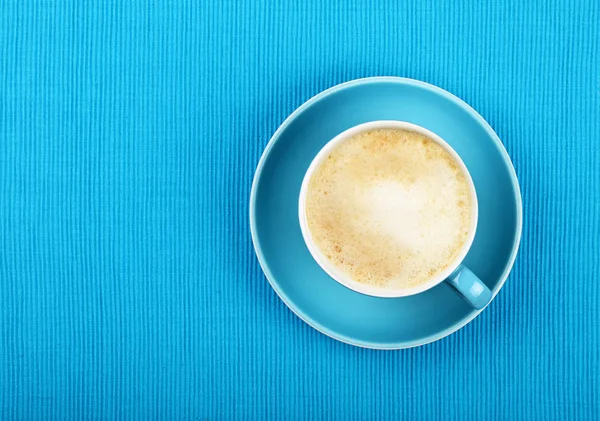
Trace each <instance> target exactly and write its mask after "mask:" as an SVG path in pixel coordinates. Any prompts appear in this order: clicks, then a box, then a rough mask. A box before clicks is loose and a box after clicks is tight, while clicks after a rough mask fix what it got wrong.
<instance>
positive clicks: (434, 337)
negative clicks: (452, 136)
mask: <svg viewBox="0 0 600 421" xmlns="http://www.w3.org/2000/svg"><path fill="white" fill-rule="evenodd" d="M385 82H390V83H398V84H405V85H413V86H417V87H419V88H423V89H426V90H429V91H431V92H433V93H434V94H438V95H441V96H443V97H445V98H447V99H449V100H450V101H451V102H453V103H455V104H456V105H457V106H459V107H461V108H462V109H464V110H465V111H467V112H468V113H469V114H472V115H473V116H474V117H475V118H476V119H477V120H478V121H479V122H480V123H481V125H482V127H483V128H484V129H485V130H486V132H487V133H488V135H489V136H490V138H491V139H492V140H493V141H494V143H495V145H496V148H497V149H498V150H499V152H500V154H501V156H502V158H503V159H504V163H505V164H507V167H508V170H509V173H510V175H511V183H512V185H513V188H514V191H515V202H516V205H517V206H516V207H517V214H516V222H517V224H516V232H515V234H516V236H515V239H514V242H513V247H512V251H511V254H510V258H509V260H508V264H507V265H506V266H505V269H504V272H503V273H502V275H501V276H500V278H499V279H500V282H499V283H498V285H497V286H496V288H494V290H493V291H492V298H491V299H490V301H489V302H488V304H487V305H486V306H485V307H483V308H482V309H480V310H477V311H474V312H473V313H472V314H471V315H469V316H467V317H465V318H463V319H461V320H459V321H458V322H456V323H454V324H453V325H452V326H450V327H448V328H446V329H443V330H441V331H438V332H436V333H434V334H431V335H429V336H427V337H425V338H421V339H416V340H412V341H402V342H391V343H380V342H371V341H362V340H357V339H355V338H352V337H349V336H346V335H341V334H339V333H338V332H335V331H332V330H331V329H329V328H327V326H324V325H322V324H320V323H318V322H316V321H315V320H313V319H312V318H311V317H310V316H308V315H307V314H305V313H304V312H303V311H302V310H300V309H299V308H298V307H297V306H296V304H295V303H294V302H293V300H291V299H290V298H289V297H288V296H287V294H285V293H284V292H283V291H282V289H281V288H280V286H279V284H278V282H277V281H276V280H275V276H273V274H272V272H271V270H270V268H269V264H268V262H267V258H266V257H265V253H264V252H263V250H262V247H261V245H260V242H259V240H258V234H257V227H256V218H255V213H256V210H255V208H256V190H257V186H258V180H259V179H260V176H261V173H262V170H263V167H264V164H265V161H266V158H267V156H268V155H269V153H270V152H271V149H272V148H273V146H274V145H275V143H276V142H277V140H278V138H279V137H280V135H281V133H282V132H283V131H284V130H285V129H286V128H287V126H289V125H290V124H291V122H292V121H294V119H295V118H296V117H297V116H298V115H299V114H300V113H302V112H303V111H304V110H305V109H307V108H309V107H310V106H311V105H312V104H314V103H316V102H317V101H319V100H321V99H323V98H325V97H326V96H328V95H331V94H333V93H335V92H338V91H340V90H343V89H346V88H350V87H353V86H358V85H366V84H371V83H385ZM522 213H523V204H522V198H521V189H520V187H519V181H518V177H517V174H516V171H515V167H514V165H513V163H512V160H511V159H510V156H509V155H508V152H507V151H506V148H505V147H504V145H503V144H502V142H501V141H500V138H499V137H498V135H497V134H496V132H495V131H494V130H493V129H492V127H491V126H490V125H489V123H488V122H487V121H486V120H485V119H484V118H483V117H482V116H481V115H480V114H479V113H478V112H477V111H476V110H475V109H474V108H472V107H471V106H470V105H469V104H467V103H466V102H465V101H463V100H462V99H460V98H459V97H457V96H456V95H454V94H452V93H450V92H448V91H446V90H444V89H442V88H440V87H438V86H435V85H432V84H430V83H427V82H423V81H420V80H417V79H411V78H406V77H397V76H374V77H365V78H360V79H354V80H350V81H347V82H343V83H340V84H337V85H334V86H332V87H330V88H328V89H326V90H324V91H321V92H319V93H317V94H316V95H314V96H313V97H311V98H309V99H308V100H306V101H305V102H304V103H302V105H300V106H299V107H298V108H296V109H295V110H294V111H293V112H292V113H291V114H290V115H289V116H288V117H287V118H286V119H285V120H284V121H283V122H282V123H281V124H280V125H279V127H278V128H277V130H276V131H275V133H273V135H272V136H271V138H270V139H269V142H268V143H267V145H266V146H265V149H264V150H263V153H262V154H261V157H260V159H259V161H258V164H257V166H256V170H255V172H254V177H253V179H252V188H251V191H250V207H249V219H250V234H251V237H252V245H253V247H254V252H255V254H256V257H257V259H258V262H259V264H260V267H261V269H262V271H263V273H264V274H265V277H266V278H267V281H268V282H269V284H270V285H271V288H273V290H274V291H275V293H276V294H277V295H278V296H279V298H280V299H281V301H283V302H284V304H285V305H286V306H287V307H288V308H289V309H290V310H291V311H292V312H293V313H294V314H295V315H296V316H298V317H299V318H300V319H301V320H302V321H304V322H305V323H306V324H308V325H309V326H310V327H312V328H313V329H315V330H317V331H319V332H321V333H322V334H324V335H326V336H329V337H330V338H332V339H335V340H337V341H340V342H343V343H346V344H348V345H352V346H357V347H360V348H367V349H376V350H399V349H409V348H415V347H418V346H422V345H426V344H429V343H432V342H435V341H438V340H440V339H443V338H445V337H447V336H449V335H451V334H453V333H455V332H456V331H458V330H460V329H461V328H463V327H464V326H466V325H467V324H469V323H471V322H472V321H473V320H474V319H475V318H476V317H477V316H479V315H480V314H481V312H483V311H484V310H485V309H486V308H487V307H488V306H489V305H490V304H491V303H492V301H494V299H495V298H496V296H497V295H498V293H499V292H500V290H501V289H502V287H503V286H504V284H505V283H506V280H507V278H508V276H509V274H510V272H511V271H512V268H513V266H514V263H515V259H516V257H517V254H518V251H519V246H520V243H521V234H522V228H523V216H522ZM392 299H393V298H392Z"/></svg>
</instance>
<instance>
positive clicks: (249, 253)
mask: <svg viewBox="0 0 600 421" xmlns="http://www.w3.org/2000/svg"><path fill="white" fill-rule="evenodd" d="M522 3H527V4H522ZM0 47H1V48H0V418H3V419H25V420H29V419H67V418H70V419H127V420H129V419H150V418H154V419H198V420H221V419H222V420H235V419H257V420H258V419H290V420H291V419H294V420H295V419H304V420H316V419H332V420H333V419H336V420H353V419H356V420H367V419H400V418H405V419H411V420H416V419H460V420H467V419H469V420H471V419H510V420H513V419H520V418H523V419H575V418H576V419H585V420H590V419H594V418H595V419H598V417H599V413H600V403H599V399H600V385H599V383H600V321H599V319H600V275H599V273H600V246H599V240H600V222H599V221H600V123H599V120H600V57H599V53H600V4H599V3H598V2H597V1H596V2H593V1H587V0H586V1H583V0H582V1H577V0H562V1H555V2H542V1H539V2H538V1H533V2H521V1H508V2H494V3H493V4H491V3H489V2H485V1H480V0H470V1H466V2H432V1H427V0H418V1H416V0H409V1H387V2H386V1H383V2H374V3H373V2H360V1H356V0H352V1H336V2H322V1H319V0H306V1H300V2H298V1H289V2H288V1H267V0H258V1H254V2H242V1H239V2H238V1H222V2H208V1H207V2H198V1H177V2H167V1H163V0H154V1H142V0H131V1H123V2H117V1H101V2H85V3H84V2H80V1H56V2H53V1H34V0H3V1H1V2H0ZM371 75H399V76H406V77H412V78H416V79H421V80H424V81H427V82H430V83H433V84H436V85H439V86H441V87H442V88H445V89H447V90H449V91H450V92H452V93H454V94H456V95H458V96H459V97H461V98H463V99H464V100H466V101H467V102H468V103H469V104H470V105H472V106H473V107H474V108H475V109H476V110H478V111H479V112H480V113H481V114H482V115H483V117H484V118H486V119H487V120H488V121H489V122H490V124H491V125H492V127H493V128H494V129H495V130H496V131H497V133H498V135H499V136H500V138H501V139H502V141H503V142H504V144H505V145H506V147H507V149H508V151H509V154H510V155H511V157H512V158H513V161H514V164H515V167H516V170H517V174H518V176H519V178H520V182H521V187H522V192H523V201H524V230H523V240H522V245H521V250H520V254H519V257H518V258H517V261H516V265H515V268H514V271H513V273H512V274H511V276H510V277H509V279H508V281H507V283H506V286H505V287H504V289H503V290H502V291H501V293H500V294H499V296H498V297H497V299H496V300H495V301H494V302H493V303H492V305H491V306H490V307H489V308H488V309H487V310H486V311H485V312H484V313H483V314H482V315H481V316H480V317H478V318H477V319H476V320H475V321H474V322H473V323H471V324H470V325H468V326H467V327H465V328H464V329H462V330H460V331H459V332H458V333H456V334H454V335H452V336H451V337H448V338H446V339H443V340H441V341H439V342H436V343H433V344H430V345H427V346H424V347H421V348H417V349H411V350H406V351H397V352H381V351H372V350H365V349H358V348H353V347H351V346H348V345H344V344H341V343H338V342H335V341H334V340H332V339H330V338H328V337H325V336H323V335H321V334H320V333H318V332H316V331H314V330H312V329H311V328H309V327H308V326H307V325H305V324H304V323H303V322H302V321H301V320H299V319H298V318H297V317H295V316H294V315H293V314H292V312H291V311H289V310H288V309H287V308H286V307H285V305H284V304H283V303H282V302H281V301H280V300H279V299H278V298H277V296H276V295H275V293H274V292H273V291H272V290H271V288H270V286H269V284H268V283H267V281H266V279H265V278H264V276H263V274H262V272H261V270H260V267H259V265H258V262H257V260H256V258H255V256H254V253H253V250H252V244H251V239H250V233H249V226H248V199H249V194H250V186H251V181H252V176H253V172H254V168H255V166H256V164H257V162H258V159H259V157H260V154H261V151H262V149H263V148H264V146H265V145H266V143H267V141H268V140H269V137H270V136H271V134H272V133H273V132H274V131H275V130H276V128H277V127H278V125H279V124H280V123H281V122H282V121H283V120H284V118H285V117H286V116H287V115H288V114H289V113H291V112H292V111H293V110H294V109H295V108H296V107H297V106H299V105H300V104H301V103H302V102H303V101H305V100H306V99H308V98H309V97H311V96H312V95H314V94H316V93H318V92H319V91H321V90H323V89H325V88H327V87H330V86H332V85H334V84H337V83H339V82H343V81H346V80H349V79H353V78H358V77H364V76H371Z"/></svg>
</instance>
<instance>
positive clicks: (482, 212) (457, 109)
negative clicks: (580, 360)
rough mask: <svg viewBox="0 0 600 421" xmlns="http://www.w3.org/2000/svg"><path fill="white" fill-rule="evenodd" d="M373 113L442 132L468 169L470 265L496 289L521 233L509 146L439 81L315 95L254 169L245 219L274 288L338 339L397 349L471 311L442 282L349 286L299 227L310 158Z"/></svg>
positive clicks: (422, 340) (365, 85)
mask: <svg viewBox="0 0 600 421" xmlns="http://www.w3.org/2000/svg"><path fill="white" fill-rule="evenodd" d="M373 120H403V121H408V122H411V123H415V124H418V125H420V126H423V127H425V128H427V129H429V130H431V131H433V132H435V133H437V134H438V135H440V136H441V137H442V138H443V139H445V140H446V141H447V142H448V143H449V144H450V145H451V146H452V147H453V148H454V149H455V150H456V151H457V152H458V153H459V155H460V156H461V158H462V159H463V161H464V162H465V164H466V165H467V167H468V169H469V172H470V173H471V175H472V177H473V181H474V183H475V188H476V190H477V197H478V200H479V222H478V227H477V233H476V236H475V241H474V242H473V246H472V247H471V250H470V251H469V254H468V255H467V257H466V260H465V263H466V265H467V266H468V267H469V268H470V269H471V270H472V271H473V272H475V273H476V274H477V275H478V276H479V277H480V278H481V280H482V281H483V282H485V283H486V285H487V286H488V287H489V288H490V289H491V290H492V292H493V294H494V296H495V295H496V294H498V292H499V291H500V288H502V285H503V284H504V282H505V280H506V278H507V276H508V274H509V272H510V270H511V268H512V265H513V262H514V260H515V257H516V254H517V250H518V247H519V240H520V237H521V195H520V192H519V185H518V182H517V178H516V175H515V171H514V169H513V166H512V164H511V162H510V159H509V157H508V154H507V153H506V150H505V149H504V147H503V146H502V143H501V142H500V140H499V139H498V136H496V134H495V133H494V131H493V130H492V129H491V127H490V126H489V125H488V124H487V123H486V122H485V120H483V118H482V117H481V116H480V115H479V114H477V113H476V112H475V111H474V110H473V109H472V108H471V107H469V106H468V105H467V104H465V103H464V102H463V101H461V100H460V99H458V98H457V97H455V96H453V95H452V94H450V93H448V92H446V91H444V90H442V89H440V88H437V87H435V86H432V85H429V84H426V83H423V82H419V81H415V80H411V79H403V78H393V77H376V78H367V79H359V80H355V81H351V82H347V83H344V84H341V85H338V86H335V87H333V88H331V89H328V90H326V91H324V92H322V93H320V94H318V95H317V96H315V97H313V98H312V99H310V100H309V101H307V102H306V103H304V104H303V105H302V106H301V107H300V108H298V109H297V110H296V111H295V112H294V113H292V115H290V116H289V117H288V118H287V119H286V120H285V121H284V122H283V124H282V125H281V127H279V129H278V130H277V132H276V133H275V134H274V135H273V137H272V139H271V141H270V142H269V144H268V145H267V147H266V149H265V151H264V154H263V156H262V158H261V160H260V162H259V164H258V168H257V169H256V175H255V178H254V183H253V186H252V194H251V199H250V226H251V230H252V239H253V241H254V247H255V250H256V254H257V256H258V259H259V261H260V264H261V266H262V268H263V271H264V273H265V275H266V276H267V279H268V280H269V282H270V283H271V285H272V286H273V289H274V290H275V291H276V292H277V294H278V295H279V296H280V297H281V299H282V300H283V301H284V302H285V304H286V305H287V306H288V307H289V308H290V309H291V310H292V311H293V312H294V313H296V314H297V315H298V316H299V317H300V318H301V319H302V320H304V321H305V322H306V323H308V324H309V325H311V326H312V327H314V328H315V329H317V330H319V331H321V332H322V333H324V334H326V335H329V336H331V337H332V338H335V339H338V340H340V341H343V342H346V343H349V344H352V345H357V346H363V347H369V348H380V349H398V348H408V347H413V346H418V345H423V344H426V343H428V342H432V341H435V340H437V339H440V338H443V337H444V336H447V335H449V334H451V333H453V332H455V331H456V330H458V329H460V328H461V327H462V326H464V325H466V324H467V323H469V322H470V321H471V320H473V319H474V318H475V317H476V316H477V315H478V314H479V313H480V311H476V310H474V309H473V308H472V307H471V306H470V305H469V304H468V303H467V302H465V301H464V300H463V299H461V298H460V297H459V296H458V295H457V294H456V293H454V291H453V290H452V289H451V288H450V287H449V286H448V285H446V284H445V283H442V284H440V285H438V286H437V287H435V288H433V289H431V290H429V291H426V292H424V293H421V294H417V295H414V296H411V297H404V298H376V297H370V296H366V295H362V294H359V293H357V292H354V291H352V290H349V289H347V288H345V287H343V286H342V285H340V284H338V283H337V282H336V281H334V280H333V279H331V278H330V277H329V276H328V275H327V274H326V273H325V272H323V270H322V269H321V268H320V267H319V266H318V265H317V263H316V262H315V261H314V260H313V259H312V257H311V255H310V253H309V251H308V249H307V248H306V245H305V244H304V241H303V239H302V234H301V232H300V225H299V222H298V195H299V193H300V185H301V183H302V178H303V177H304V173H305V172H306V170H307V168H308V166H309V164H310V162H311V161H312V159H313V158H314V156H315V155H316V154H317V152H318V151H319V150H320V149H321V147H322V146H323V145H324V144H325V143H327V142H328V141H329V140H331V139H332V138H333V137H334V136H335V135H337V134H339V133H341V132H342V131H344V130H346V129H348V128H349V127H352V126H355V125H357V124H360V123H364V122H367V121H373Z"/></svg>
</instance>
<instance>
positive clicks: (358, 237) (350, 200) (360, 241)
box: [306, 129, 472, 288]
mask: <svg viewBox="0 0 600 421" xmlns="http://www.w3.org/2000/svg"><path fill="white" fill-rule="evenodd" d="M471 204H472V198H471V193H470V190H469V184H468V181H467V179H466V177H465V174H464V173H463V172H462V170H461V169H460V167H459V166H458V164H457V163H456V161H455V160H454V159H453V158H452V156H451V155H450V154H449V153H448V152H447V151H446V150H445V149H444V148H442V147H441V146H440V145H438V144H437V143H436V142H434V141H433V140H431V139H429V138H428V137H426V136H423V135H421V134H418V133H415V132H410V131H404V130H396V129H390V130H374V131H370V132H365V133H360V134H358V135H356V136H354V137H352V138H351V139H349V140H347V141H345V142H344V143H342V144H341V145H339V146H338V147H337V148H336V149H335V150H334V151H333V152H332V153H331V154H330V156H329V157H328V159H326V160H324V162H323V164H322V165H321V166H320V167H319V168H318V169H317V170H316V171H315V173H314V174H313V176H312V178H311V180H310V184H309V189H308V193H307V200H306V212H307V219H308V225H309V229H310V231H311V233H312V235H313V238H314V240H315V243H316V244H317V246H318V247H319V248H320V250H321V251H322V252H323V254H324V255H325V256H327V257H328V258H329V259H330V260H331V262H332V263H333V264H335V265H336V266H337V267H339V268H340V269H341V270H342V271H344V272H345V273H347V274H348V275H350V276H351V277H352V278H353V279H355V280H356V281H358V282H362V283H366V284H370V285H376V286H383V287H389V288H405V287H410V286H416V285H419V284H421V283H424V282H426V281H427V280H429V279H431V278H432V277H433V276H435V275H436V274H437V273H439V272H441V271H443V270H444V269H445V268H446V267H447V266H448V265H449V264H450V263H451V262H452V261H453V260H454V259H455V258H456V256H457V255H458V253H459V252H460V250H461V249H462V246H463V244H464V243H465V241H466V240H467V238H468V235H469V229H470V226H471V218H472V215H471Z"/></svg>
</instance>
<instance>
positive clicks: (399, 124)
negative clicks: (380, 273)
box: [298, 120, 478, 298]
mask: <svg viewBox="0 0 600 421" xmlns="http://www.w3.org/2000/svg"><path fill="white" fill-rule="evenodd" d="M377 129H401V130H409V131H413V132H416V133H419V134H422V135H425V136H427V137H428V138H430V139H431V140H433V141H434V142H436V143H437V144H438V145H440V146H442V147H443V148H444V149H445V150H446V151H447V152H448V153H450V155H451V156H452V157H453V158H454V160H455V161H456V162H457V163H458V165H459V167H460V168H461V170H462V171H463V174H464V175H465V177H466V179H467V183H468V185H469V190H470V192H471V197H472V202H471V215H472V218H471V226H470V227H469V236H468V237H467V240H466V241H465V243H464V244H463V246H462V247H461V250H460V252H459V253H458V255H457V256H456V257H455V258H454V260H452V262H451V263H450V264H449V265H448V266H447V267H446V268H445V269H444V270H443V271H441V272H440V273H438V274H437V275H436V276H435V277H433V278H431V279H429V280H428V281H427V282H424V283H422V284H419V285H417V286H413V287H410V288H384V287H376V286H371V285H367V284H363V283H360V282H358V281H355V280H354V279H352V278H351V277H350V276H349V275H347V274H346V273H344V272H343V271H341V270H340V269H339V268H338V267H336V266H335V265H334V264H333V263H331V262H330V261H329V259H327V257H326V256H324V255H323V253H322V252H321V250H320V249H319V247H318V246H317V245H316V244H315V242H314V240H313V237H312V233H311V232H310V229H309V227H308V221H307V216H306V196H307V192H308V186H309V184H310V180H311V178H312V175H313V174H314V172H315V171H316V169H317V168H318V167H319V166H320V165H321V163H322V162H323V160H325V159H326V158H327V157H328V156H329V155H330V153H331V152H332V151H333V150H334V149H335V148H336V147H337V146H339V145H340V144H341V143H343V142H345V141H346V140H348V139H350V138H351V137H352V136H354V135H356V134H358V133H361V132H365V131H369V130H377ZM298 216H299V220H300V229H301V232H302V237H303V239H304V243H305V244H306V246H307V248H308V250H309V252H310V254H311V256H312V257H313V259H314V260H315V261H316V262H317V264H318V265H319V266H320V267H321V269H323V270H324V271H325V272H326V273H327V274H328V275H329V276H330V277H331V278H332V279H333V280H335V281H336V282H338V283H340V284H341V285H343V286H345V287H346V288H349V289H351V290H353V291H356V292H359V293H361V294H365V295H370V296H374V297H382V298H398V297H407V296H410V295H415V294H419V293H421V292H424V291H427V290H429V289H431V288H433V287H435V286H436V285H438V284H440V283H442V282H443V281H444V280H445V279H447V278H448V277H449V276H450V275H451V274H452V273H453V272H454V271H455V270H456V269H457V268H458V267H459V266H460V264H461V263H462V262H463V260H464V259H465V257H466V255H467V253H468V252H469V250H470V248H471V245H472V244H473V240H474V239H475V233H476V230H477V221H478V202H477V192H476V189H475V184H474V183H473V179H472V177H471V174H470V173H469V170H468V169H467V166H466V165H465V163H464V162H463V160H462V158H461V157H460V155H458V153H457V152H456V151H455V150H454V148H452V146H450V145H449V144H448V142H446V141H445V140H444V139H443V138H442V137H440V136H439V135H437V134H436V133H434V132H432V131H431V130H428V129H426V128H425V127H422V126H419V125H417V124H414V123H410V122H407V121H401V120H375V121H369V122H366V123H362V124H358V125H356V126H352V127H350V128H349V129H346V130H344V131H343V132H341V133H339V134H338V135H336V136H335V137H334V138H332V139H331V140H329V141H328V142H327V143H326V144H325V145H324V146H323V147H322V148H321V149H320V150H319V152H318V153H317V154H316V155H315V157H314V158H313V160H312V161H311V163H310V165H309V167H308V169H307V171H306V173H305V174H304V178H303V180H302V186H301V188H300V197H299V200H298Z"/></svg>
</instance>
